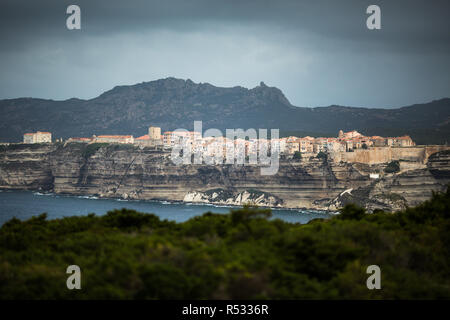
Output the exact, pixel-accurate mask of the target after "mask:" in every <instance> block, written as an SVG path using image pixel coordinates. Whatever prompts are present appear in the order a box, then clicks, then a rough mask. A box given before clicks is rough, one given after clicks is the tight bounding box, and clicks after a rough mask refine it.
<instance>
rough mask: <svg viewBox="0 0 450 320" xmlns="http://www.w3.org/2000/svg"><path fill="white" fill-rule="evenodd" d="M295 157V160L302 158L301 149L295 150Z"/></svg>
mask: <svg viewBox="0 0 450 320" xmlns="http://www.w3.org/2000/svg"><path fill="white" fill-rule="evenodd" d="M293 159H294V160H302V153H301V152H300V151H295V152H294V156H293Z"/></svg>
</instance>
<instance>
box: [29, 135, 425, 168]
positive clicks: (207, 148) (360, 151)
mask: <svg viewBox="0 0 450 320" xmlns="http://www.w3.org/2000/svg"><path fill="white" fill-rule="evenodd" d="M51 142H52V135H51V133H50V132H40V131H38V132H36V133H25V134H24V136H23V143H25V144H27V143H51ZM59 142H62V140H60V141H59ZM64 142H65V143H85V144H93V143H110V144H130V145H136V146H139V147H153V148H155V149H160V150H171V149H172V148H173V147H174V146H175V145H177V144H181V145H186V144H188V145H189V147H190V150H192V152H193V153H201V154H202V155H206V156H216V155H217V154H219V153H220V154H226V151H227V148H229V147H230V146H232V147H233V148H234V150H236V151H238V150H239V151H241V152H242V154H243V155H245V157H249V156H251V155H256V154H257V153H258V147H259V146H261V145H263V144H266V145H267V146H268V148H269V149H270V147H271V146H272V145H274V144H277V146H278V147H279V152H280V155H281V156H284V157H288V158H289V157H291V158H294V159H301V158H308V157H315V156H317V155H319V154H322V155H323V154H326V155H327V156H328V157H329V158H330V159H332V160H335V161H344V162H362V163H382V162H389V161H391V160H395V159H396V158H401V157H402V156H403V158H405V157H406V158H408V157H409V158H411V159H412V160H415V161H420V162H423V160H425V159H424V158H426V155H425V156H424V155H423V152H422V151H423V149H424V148H425V146H419V147H416V148H413V147H415V146H416V144H415V143H414V141H413V140H412V139H411V137H410V136H408V135H404V136H401V137H381V136H365V135H363V134H361V133H360V132H358V131H356V130H353V131H349V132H343V131H342V130H340V131H339V133H338V135H337V137H316V138H315V137H310V136H306V137H296V136H289V137H283V138H279V139H262V138H256V139H249V138H247V139H245V138H244V139H242V138H235V139H229V138H227V137H203V136H202V133H201V132H196V131H165V132H163V133H161V128H160V127H156V126H150V127H149V129H148V134H146V135H143V136H140V137H137V138H135V137H133V136H132V135H98V136H97V135H93V136H92V137H71V138H69V139H67V140H66V141H64ZM397 160H398V159H397Z"/></svg>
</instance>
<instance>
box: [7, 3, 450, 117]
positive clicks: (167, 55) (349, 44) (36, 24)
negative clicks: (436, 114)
mask: <svg viewBox="0 0 450 320" xmlns="http://www.w3.org/2000/svg"><path fill="white" fill-rule="evenodd" d="M71 4H76V5H78V6H79V7H80V8H81V29H80V30H68V29H67V27H66V19H67V18H68V17H69V14H67V13H66V9H67V7H68V6H69V5H71ZM371 4H376V5H378V6H379V7H380V9H381V29H380V30H369V29H368V28H367V26H366V19H367V18H368V17H369V14H367V13H366V9H367V7H368V6H369V5H371ZM449 13H450V1H448V0H442V1H441V0H434V1H429V0H396V1H385V0H369V1H366V0H341V1H336V0H310V1H300V0H276V1H275V0H272V1H266V0H221V1H217V0H158V1H155V0H127V1H116V0H70V1H67V0H53V1H51V0H39V1H26V0H1V1H0V70H1V73H0V99H9V98H18V97H35V98H46V99H55V100H63V99H69V98H73V97H77V98H81V99H91V98H94V97H96V96H98V95H100V94H101V93H103V92H105V91H107V90H110V89H111V88H113V87H114V86H117V85H131V84H135V83H140V82H144V81H152V80H157V79H160V78H167V77H176V78H182V79H191V80H192V81H194V82H197V83H199V82H201V83H210V84H213V85H215V86H220V87H234V86H243V87H247V88H253V87H255V86H257V85H258V84H259V83H260V82H261V81H263V82H264V83H265V84H266V85H268V86H274V87H278V88H279V89H281V90H282V91H283V92H284V94H285V95H286V97H287V98H288V99H289V101H290V102H291V103H292V104H293V105H296V106H301V107H315V106H328V105H333V104H337V105H345V106H354V107H380V108H390V107H400V106H406V105H411V104H415V103H423V102H429V101H431V100H435V99H440V98H444V97H449V96H450V19H449V17H448V14H449Z"/></svg>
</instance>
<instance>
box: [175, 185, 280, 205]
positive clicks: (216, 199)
mask: <svg viewBox="0 0 450 320" xmlns="http://www.w3.org/2000/svg"><path fill="white" fill-rule="evenodd" d="M183 201H184V202H193V203H213V204H226V205H235V206H242V205H245V204H249V205H257V206H264V207H281V206H282V201H281V200H280V199H279V198H277V197H275V196H273V195H270V194H268V193H263V192H261V191H258V190H254V191H248V190H245V191H242V192H237V193H231V192H229V191H226V190H222V189H219V190H217V191H205V192H201V191H190V192H188V193H187V194H186V195H185V196H184V199H183Z"/></svg>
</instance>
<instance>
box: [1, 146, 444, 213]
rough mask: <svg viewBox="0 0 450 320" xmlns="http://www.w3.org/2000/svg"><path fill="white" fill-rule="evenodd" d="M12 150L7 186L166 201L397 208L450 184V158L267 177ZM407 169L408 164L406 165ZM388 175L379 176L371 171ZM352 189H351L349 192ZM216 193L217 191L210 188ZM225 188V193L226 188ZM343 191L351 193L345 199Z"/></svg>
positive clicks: (300, 165)
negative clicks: (392, 168)
mask: <svg viewBox="0 0 450 320" xmlns="http://www.w3.org/2000/svg"><path fill="white" fill-rule="evenodd" d="M93 147H95V146H92V145H91V147H89V148H90V150H87V149H86V148H88V146H87V145H85V144H77V143H74V144H68V145H65V146H63V145H56V144H53V145H21V144H19V145H10V146H7V147H3V148H2V149H0V188H4V189H5V188H7V189H29V190H46V191H52V192H55V193H68V194H77V195H94V196H99V197H115V198H126V199H159V200H175V201H189V202H215V203H222V204H233V205H242V204H244V203H247V202H248V203H253V204H258V205H264V206H274V207H276V206H283V207H287V208H316V209H332V210H334V209H337V208H339V207H340V206H342V205H344V204H345V203H348V202H356V203H358V204H360V205H362V206H365V207H366V208H368V209H369V210H374V209H377V208H380V209H384V210H390V209H398V208H402V207H404V206H405V205H410V206H412V205H415V204H417V203H419V202H422V201H424V200H426V199H428V198H429V197H430V196H431V192H432V190H434V191H441V190H444V189H445V186H446V184H447V183H449V182H450V175H449V174H448V173H449V172H450V165H449V158H450V155H449V154H448V153H446V152H441V153H438V154H435V155H432V156H430V158H429V161H428V163H427V165H426V167H425V166H422V167H417V166H409V167H411V169H412V170H402V171H401V172H399V173H398V174H384V173H383V165H372V166H369V165H362V164H349V163H330V162H325V163H324V162H323V161H322V160H319V159H314V158H313V159H304V160H302V161H301V162H294V161H290V160H283V161H281V162H280V168H279V170H278V173H277V174H275V175H272V176H262V175H261V174H260V169H261V168H260V167H258V166H255V165H252V166H250V165H248V166H247V165H246V166H243V165H220V166H209V165H182V166H176V165H175V164H173V163H172V161H171V160H170V153H169V152H162V151H156V150H153V149H150V148H143V149H141V148H138V147H134V146H131V145H109V146H98V148H93ZM404 167H408V166H404ZM373 172H381V174H380V178H379V179H370V178H369V174H370V173H373ZM348 189H352V191H351V192H345V193H344V191H346V190H348ZM211 190H215V191H211ZM219 190H222V191H219ZM343 193H344V194H343Z"/></svg>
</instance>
